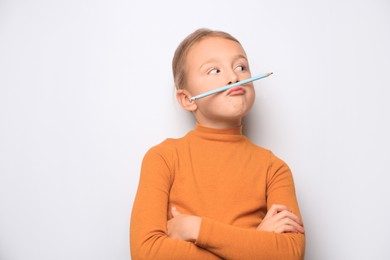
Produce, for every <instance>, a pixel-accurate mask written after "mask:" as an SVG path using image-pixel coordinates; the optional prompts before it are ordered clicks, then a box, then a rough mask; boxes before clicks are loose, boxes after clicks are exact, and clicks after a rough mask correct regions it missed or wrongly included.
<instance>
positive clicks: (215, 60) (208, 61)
mask: <svg viewBox="0 0 390 260" xmlns="http://www.w3.org/2000/svg"><path fill="white" fill-rule="evenodd" d="M239 59H244V60H246V61H247V62H248V59H247V57H246V56H245V55H242V54H238V55H236V56H234V58H233V60H234V61H236V60H239ZM219 61H220V60H219V59H215V58H211V59H209V60H207V61H206V62H204V63H202V65H200V67H199V68H200V69H201V68H202V67H203V66H205V65H207V64H209V63H213V62H219Z"/></svg>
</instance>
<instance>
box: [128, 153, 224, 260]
mask: <svg viewBox="0 0 390 260" xmlns="http://www.w3.org/2000/svg"><path fill="white" fill-rule="evenodd" d="M159 148H161V146H160V147H159ZM163 150H164V149H163ZM169 159H170V158H169V153H168V156H167V152H166V151H162V149H157V147H154V148H152V149H150V150H149V151H148V152H147V153H146V155H145V157H144V159H143V162H142V167H141V175H140V181H139V185H138V190H137V194H136V197H135V200H134V204H133V209H132V214H131V221H130V251H131V256H132V259H133V260H138V259H164V260H165V259H219V257H217V256H216V255H214V254H213V253H211V252H209V251H207V250H205V249H202V248H200V247H197V246H196V245H195V244H194V243H191V242H186V241H181V240H175V239H171V238H169V237H168V236H167V233H166V231H167V228H166V227H167V218H168V217H167V216H168V213H167V211H168V198H169V191H170V187H171V183H172V181H171V178H172V177H171V172H172V168H173V167H172V166H171V165H170V164H172V162H171V161H170V160H169Z"/></svg>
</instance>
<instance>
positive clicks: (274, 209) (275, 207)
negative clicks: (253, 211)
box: [264, 204, 290, 218]
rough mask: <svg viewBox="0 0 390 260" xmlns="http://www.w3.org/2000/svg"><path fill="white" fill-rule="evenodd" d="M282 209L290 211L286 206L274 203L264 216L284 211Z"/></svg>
mask: <svg viewBox="0 0 390 260" xmlns="http://www.w3.org/2000/svg"><path fill="white" fill-rule="evenodd" d="M282 211H290V210H289V209H288V208H287V207H286V206H284V205H280V204H273V205H272V206H271V207H270V209H269V210H268V212H267V214H266V215H265V217H264V218H267V217H272V216H274V215H275V214H277V213H279V212H282Z"/></svg>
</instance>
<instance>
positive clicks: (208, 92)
mask: <svg viewBox="0 0 390 260" xmlns="http://www.w3.org/2000/svg"><path fill="white" fill-rule="evenodd" d="M272 73H273V72H269V73H264V74H261V75H258V76H254V77H252V78H249V79H245V80H242V81H239V82H236V83H233V84H230V85H227V86H224V87H221V88H217V89H214V90H211V91H207V92H205V93H202V94H199V95H197V96H194V97H192V98H190V101H194V100H197V99H199V98H203V97H207V96H210V95H212V94H215V93H219V92H222V91H225V90H227V89H229V88H233V87H236V86H240V85H244V84H246V83H249V82H252V81H255V80H259V79H262V78H265V77H268V76H269V75H271V74H272Z"/></svg>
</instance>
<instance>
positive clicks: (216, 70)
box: [209, 68, 221, 74]
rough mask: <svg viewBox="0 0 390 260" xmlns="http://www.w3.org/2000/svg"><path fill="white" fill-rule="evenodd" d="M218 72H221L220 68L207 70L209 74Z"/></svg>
mask: <svg viewBox="0 0 390 260" xmlns="http://www.w3.org/2000/svg"><path fill="white" fill-rule="evenodd" d="M220 72H221V70H219V69H216V68H214V69H211V70H209V74H218V73H220Z"/></svg>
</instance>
